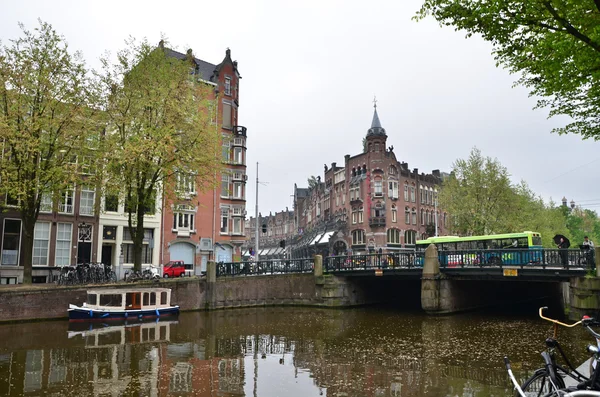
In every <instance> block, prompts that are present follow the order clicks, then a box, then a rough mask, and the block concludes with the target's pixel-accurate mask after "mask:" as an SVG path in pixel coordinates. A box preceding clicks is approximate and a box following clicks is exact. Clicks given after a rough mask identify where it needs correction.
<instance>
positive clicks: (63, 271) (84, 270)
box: [57, 263, 117, 285]
mask: <svg viewBox="0 0 600 397" xmlns="http://www.w3.org/2000/svg"><path fill="white" fill-rule="evenodd" d="M116 281H117V275H116V274H115V272H114V271H112V269H111V266H110V265H105V264H103V263H78V264H77V265H75V266H63V267H61V268H60V275H59V277H58V281H57V283H58V285H77V284H104V283H114V282H116Z"/></svg>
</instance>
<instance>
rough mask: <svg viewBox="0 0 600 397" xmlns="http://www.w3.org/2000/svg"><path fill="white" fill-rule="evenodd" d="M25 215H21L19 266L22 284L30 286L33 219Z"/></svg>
mask: <svg viewBox="0 0 600 397" xmlns="http://www.w3.org/2000/svg"><path fill="white" fill-rule="evenodd" d="M28 218H30V217H29V216H27V215H26V214H21V220H22V222H23V244H22V246H21V259H20V261H19V264H20V265H21V266H23V284H31V271H32V253H33V231H34V229H35V219H28Z"/></svg>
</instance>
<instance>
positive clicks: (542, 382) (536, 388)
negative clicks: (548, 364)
mask: <svg viewBox="0 0 600 397" xmlns="http://www.w3.org/2000/svg"><path fill="white" fill-rule="evenodd" d="M557 372H558V374H557V375H558V376H557V377H556V381H555V383H556V384H555V385H552V381H551V377H550V374H548V371H546V368H540V369H537V370H536V371H535V372H534V373H533V375H532V376H531V377H530V378H529V379H527V380H526V381H525V382H524V383H523V384H522V385H521V390H523V393H525V395H526V396H531V397H533V396H536V397H542V396H550V395H552V393H553V392H554V391H555V390H556V389H555V387H556V388H558V389H564V387H565V382H564V381H563V378H562V376H563V375H564V373H563V372H564V371H563V370H562V369H561V368H560V367H557ZM515 396H516V397H520V394H519V392H517V391H516V392H515Z"/></svg>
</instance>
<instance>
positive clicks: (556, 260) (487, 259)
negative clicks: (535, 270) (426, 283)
mask: <svg viewBox="0 0 600 397" xmlns="http://www.w3.org/2000/svg"><path fill="white" fill-rule="evenodd" d="M438 258H439V262H440V267H442V268H451V267H503V266H510V267H514V266H518V267H542V268H546V267H561V268H564V269H582V268H592V267H594V256H593V251H584V250H571V249H569V250H560V249H498V250H494V249H491V250H456V251H454V250H453V251H444V250H440V251H438Z"/></svg>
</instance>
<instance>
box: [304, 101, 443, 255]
mask: <svg viewBox="0 0 600 397" xmlns="http://www.w3.org/2000/svg"><path fill="white" fill-rule="evenodd" d="M364 146H365V147H364V152H363V153H360V154H357V155H354V156H350V155H346V156H345V158H344V166H343V167H340V166H338V165H337V163H332V164H331V166H330V167H329V166H327V165H325V166H324V173H323V177H322V178H321V177H320V176H319V177H318V178H317V183H316V184H315V186H312V187H311V188H309V189H306V188H298V187H297V186H296V187H295V189H294V213H295V222H296V229H297V231H298V236H297V238H296V239H295V241H294V245H293V247H292V252H293V256H296V257H302V256H306V255H312V254H314V253H321V254H324V255H344V254H347V253H350V252H352V253H354V254H358V253H366V252H378V251H379V250H381V251H383V252H388V251H393V250H398V249H402V248H413V247H414V243H415V241H416V240H417V239H421V238H426V237H428V236H430V235H434V234H435V224H436V220H435V217H436V215H435V214H436V207H435V201H436V195H437V191H438V188H439V184H440V183H441V181H442V176H443V175H442V174H441V173H440V171H439V170H434V171H432V172H431V173H430V174H425V173H419V170H418V169H417V168H414V169H413V170H410V168H409V166H408V164H407V163H405V162H400V161H399V160H398V159H397V157H396V153H395V152H394V148H393V147H392V146H390V147H387V134H386V133H385V129H384V128H382V127H381V124H380V122H379V116H378V114H377V110H375V112H374V115H373V123H372V125H371V128H370V129H369V131H368V133H367V136H366V139H365V142H364ZM437 218H438V219H437V227H438V230H437V231H438V235H443V234H445V233H446V226H445V221H446V218H447V214H446V213H445V212H444V211H440V210H439V209H437Z"/></svg>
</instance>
